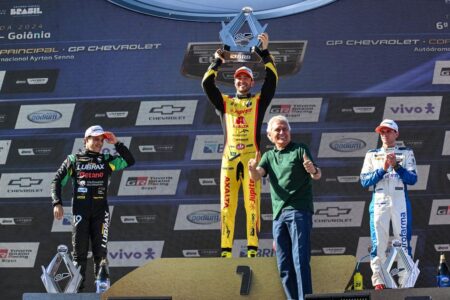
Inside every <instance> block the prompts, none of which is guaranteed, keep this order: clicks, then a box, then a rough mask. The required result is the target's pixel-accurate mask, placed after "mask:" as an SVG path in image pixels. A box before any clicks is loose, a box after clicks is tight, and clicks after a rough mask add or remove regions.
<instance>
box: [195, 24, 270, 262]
mask: <svg viewBox="0 0 450 300" xmlns="http://www.w3.org/2000/svg"><path fill="white" fill-rule="evenodd" d="M258 39H259V40H260V41H261V51H260V56H261V58H262V60H263V62H264V65H265V70H266V75H265V80H264V83H263V85H262V87H261V91H260V93H257V94H255V95H252V94H251V93H250V90H251V88H252V87H253V86H254V84H255V82H254V78H253V72H252V70H251V69H249V68H247V67H241V68H239V69H237V70H236V71H235V73H234V86H235V88H236V95H235V96H234V97H233V96H229V95H225V94H222V93H221V92H220V90H219V89H218V88H217V86H216V84H215V78H216V76H217V73H218V69H219V67H220V65H221V64H222V63H224V62H225V59H224V56H223V54H224V52H223V50H221V49H219V50H217V51H216V52H215V53H214V58H215V59H214V62H213V63H212V64H211V65H210V67H209V68H208V70H207V71H206V73H205V75H204V77H203V81H202V86H203V90H204V91H205V93H206V95H207V96H208V98H209V100H210V102H211V103H212V104H213V105H214V107H215V108H216V110H217V111H218V112H220V117H221V122H222V127H223V130H224V138H225V145H224V151H223V156H222V166H221V174H220V207H221V248H222V249H221V250H222V253H221V256H222V257H232V253H231V250H232V247H233V237H234V226H235V216H236V208H237V205H238V194H239V188H240V186H241V185H242V189H243V193H244V205H245V211H246V215H247V226H246V227H247V228H246V229H247V230H246V231H247V256H248V257H255V256H256V254H257V250H258V233H259V230H260V226H261V224H260V189H261V187H260V182H255V181H253V180H252V179H250V177H249V176H248V174H249V173H248V169H247V168H248V161H249V160H250V159H251V158H255V157H259V156H260V151H259V144H260V140H261V136H260V132H261V126H262V123H263V119H264V113H265V112H266V110H267V108H268V106H269V104H270V102H271V100H272V98H273V96H274V94H275V89H276V85H277V81H278V74H277V70H276V67H275V64H274V61H273V58H272V56H271V55H270V53H269V50H268V46H269V36H268V35H267V33H263V34H260V35H259V36H258Z"/></svg>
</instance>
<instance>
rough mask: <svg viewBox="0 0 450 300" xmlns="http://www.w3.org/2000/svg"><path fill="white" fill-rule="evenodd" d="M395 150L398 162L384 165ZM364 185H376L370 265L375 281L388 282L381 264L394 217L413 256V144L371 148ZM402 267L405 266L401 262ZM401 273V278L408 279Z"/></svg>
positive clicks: (398, 233)
mask: <svg viewBox="0 0 450 300" xmlns="http://www.w3.org/2000/svg"><path fill="white" fill-rule="evenodd" d="M394 151H395V157H396V160H397V165H396V166H395V168H392V167H389V169H388V170H387V171H385V170H384V169H383V166H384V162H385V159H386V154H387V153H392V152H394ZM360 179H361V184H362V186H363V187H370V186H372V187H373V194H372V201H371V203H370V207H369V213H370V237H371V240H372V251H371V253H370V254H371V260H370V267H371V269H372V272H373V275H372V284H373V286H375V285H378V284H385V283H384V282H383V279H382V276H381V275H380V273H381V269H380V267H381V264H383V263H384V262H385V261H386V249H387V246H388V241H389V226H390V221H392V229H393V234H394V239H396V240H399V241H400V242H401V244H402V247H403V248H404V249H406V250H407V252H408V254H409V255H410V256H411V246H410V241H411V204H410V201H409V197H408V190H407V185H414V184H415V183H416V182H417V174H416V160H415V158H414V153H413V151H412V150H411V149H410V148H406V147H392V148H387V149H385V148H379V149H374V150H369V151H368V152H367V153H366V157H365V159H364V165H363V167H362V170H361V175H360ZM400 264H401V263H400ZM398 269H399V270H401V269H402V266H401V265H398ZM402 275H404V274H403V273H402V272H400V273H399V282H400V283H401V282H403V280H404V279H405V278H404V277H402Z"/></svg>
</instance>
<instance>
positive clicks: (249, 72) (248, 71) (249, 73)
mask: <svg viewBox="0 0 450 300" xmlns="http://www.w3.org/2000/svg"><path fill="white" fill-rule="evenodd" d="M240 74H245V75H247V76H248V77H250V78H251V79H252V80H253V72H252V70H251V69H250V68H247V67H240V68H239V69H237V70H236V71H235V72H234V78H236V77H238V76H239V75H240Z"/></svg>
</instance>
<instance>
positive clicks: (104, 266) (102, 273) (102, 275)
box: [95, 259, 110, 293]
mask: <svg viewBox="0 0 450 300" xmlns="http://www.w3.org/2000/svg"><path fill="white" fill-rule="evenodd" d="M95 286H96V289H97V293H103V292H105V291H106V290H107V289H109V286H110V281H109V272H108V263H107V261H106V259H104V260H102V261H101V262H100V270H99V271H98V275H97V279H96V280H95Z"/></svg>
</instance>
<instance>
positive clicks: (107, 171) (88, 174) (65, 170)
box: [51, 125, 134, 290]
mask: <svg viewBox="0 0 450 300" xmlns="http://www.w3.org/2000/svg"><path fill="white" fill-rule="evenodd" d="M105 140H106V141H107V142H108V143H110V144H113V145H114V146H115V148H116V151H117V152H118V153H119V155H115V156H113V155H110V154H102V153H100V151H101V149H102V147H103V142H104V141H105ZM84 144H85V148H86V149H85V150H84V151H82V152H80V153H78V154H71V155H69V156H68V157H67V158H66V160H64V162H63V163H62V165H61V167H60V168H59V169H58V171H57V172H56V175H55V178H54V179H53V181H52V185H51V197H52V204H53V215H54V217H55V219H57V220H60V219H62V217H63V216H64V210H63V207H62V205H63V202H62V199H61V191H62V187H63V186H65V185H66V183H67V182H68V180H69V179H70V178H71V179H72V186H73V194H72V225H73V229H72V246H73V260H74V264H75V265H76V266H81V271H80V273H81V275H82V276H83V280H82V283H81V286H80V290H81V289H82V288H83V286H84V280H85V274H86V265H87V254H88V250H89V249H88V248H89V240H90V241H91V245H92V253H93V259H94V275H95V277H96V276H97V273H98V271H99V266H100V262H101V261H102V260H103V259H105V260H106V259H107V242H108V231H109V230H108V229H109V224H110V215H109V208H108V202H107V193H108V190H107V189H108V181H109V177H110V175H111V173H112V172H113V171H119V170H122V169H124V168H126V167H129V166H131V165H133V164H134V158H133V155H132V154H131V152H130V151H129V150H128V148H127V147H126V146H125V145H124V144H123V143H121V142H119V141H118V140H117V138H116V136H115V135H114V134H113V133H112V132H105V131H103V128H102V127H101V126H98V125H95V126H91V127H89V128H88V129H87V130H86V132H85V135H84Z"/></svg>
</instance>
